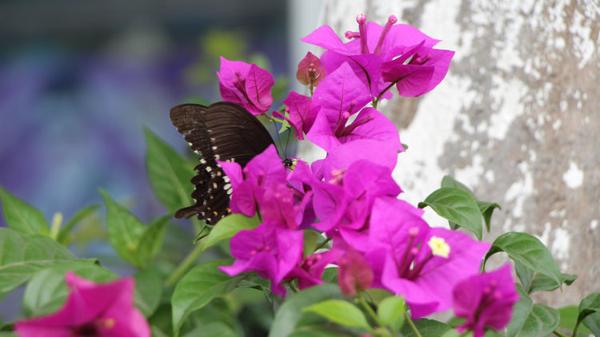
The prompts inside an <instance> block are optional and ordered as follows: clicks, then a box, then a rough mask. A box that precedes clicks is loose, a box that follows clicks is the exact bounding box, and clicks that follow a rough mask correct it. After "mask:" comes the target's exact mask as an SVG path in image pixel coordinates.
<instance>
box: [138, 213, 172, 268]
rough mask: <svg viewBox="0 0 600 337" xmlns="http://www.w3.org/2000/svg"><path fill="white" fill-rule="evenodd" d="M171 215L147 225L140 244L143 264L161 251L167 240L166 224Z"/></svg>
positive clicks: (139, 252)
mask: <svg viewBox="0 0 600 337" xmlns="http://www.w3.org/2000/svg"><path fill="white" fill-rule="evenodd" d="M168 220H169V217H161V218H158V219H157V220H155V221H154V222H152V223H151V224H150V226H148V227H146V230H145V231H144V234H142V237H141V238H140V241H139V245H138V256H139V260H140V261H141V263H142V264H143V265H148V263H150V261H151V260H152V259H153V258H154V257H155V256H156V254H158V253H159V252H160V249H161V248H162V245H163V243H164V241H165V232H166V229H167V227H166V225H167V222H168Z"/></svg>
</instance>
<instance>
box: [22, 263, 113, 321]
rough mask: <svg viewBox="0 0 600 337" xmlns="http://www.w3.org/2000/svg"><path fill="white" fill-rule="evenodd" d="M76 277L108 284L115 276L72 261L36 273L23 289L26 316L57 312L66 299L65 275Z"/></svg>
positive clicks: (96, 267)
mask: <svg viewBox="0 0 600 337" xmlns="http://www.w3.org/2000/svg"><path fill="white" fill-rule="evenodd" d="M69 271H71V272H74V273H75V274H76V275H78V276H80V277H82V278H85V279H87V280H90V281H93V282H109V281H112V280H114V279H116V278H117V275H116V274H114V273H113V272H111V271H110V270H108V269H105V268H102V267H100V266H99V265H97V264H94V263H92V262H84V261H72V262H63V263H61V264H58V265H55V266H52V267H50V268H46V269H43V270H40V271H39V272H37V273H36V274H35V275H33V277H32V278H31V280H30V281H29V283H27V287H26V288H25V294H24V295H23V308H24V310H25V312H26V314H27V315H28V316H41V315H47V314H49V313H52V312H54V311H56V310H58V309H59V308H60V307H61V306H62V305H63V303H64V302H65V299H66V298H67V294H68V288H67V285H66V283H65V274H66V273H67V272H69Z"/></svg>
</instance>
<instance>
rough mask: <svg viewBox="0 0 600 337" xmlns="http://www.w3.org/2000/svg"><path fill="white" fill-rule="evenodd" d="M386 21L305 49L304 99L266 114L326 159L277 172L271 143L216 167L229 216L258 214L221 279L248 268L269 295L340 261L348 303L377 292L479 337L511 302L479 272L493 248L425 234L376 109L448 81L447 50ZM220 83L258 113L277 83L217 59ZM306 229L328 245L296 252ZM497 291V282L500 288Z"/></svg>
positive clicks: (509, 293)
mask: <svg viewBox="0 0 600 337" xmlns="http://www.w3.org/2000/svg"><path fill="white" fill-rule="evenodd" d="M396 21H397V20H396V18H395V17H393V16H392V17H390V18H389V19H388V21H387V23H386V24H385V25H384V26H380V25H378V24H377V23H374V22H367V21H366V19H365V17H364V15H360V16H358V18H357V22H358V26H359V29H358V32H347V33H346V38H348V39H349V40H350V41H348V42H343V41H342V40H340V38H339V37H338V36H337V35H336V33H335V32H334V31H333V30H332V29H331V28H330V27H329V26H322V27H320V28H318V29H316V30H315V31H314V32H312V33H311V34H309V35H308V36H306V37H305V38H304V39H303V41H304V42H308V43H310V44H313V45H316V46H319V47H322V48H323V49H325V51H324V53H323V54H322V55H321V56H320V57H317V56H315V55H313V54H312V53H308V54H307V55H306V56H305V57H304V59H302V60H301V61H300V63H299V65H298V71H297V78H298V81H299V82H300V83H302V84H304V85H306V86H307V88H308V90H307V91H308V92H309V95H302V94H300V93H297V92H295V91H292V92H290V93H289V95H288V96H287V98H286V99H285V100H284V102H283V103H284V105H285V108H284V109H283V110H280V111H279V112H274V113H273V116H274V117H276V119H279V120H283V119H285V120H286V121H287V122H289V124H290V125H291V127H292V128H293V130H294V134H295V136H296V138H298V139H299V140H302V139H304V138H306V139H308V140H309V141H310V142H312V143H314V144H316V145H317V146H319V147H321V148H322V149H324V150H325V151H326V152H327V155H326V157H325V158H324V159H321V160H317V161H315V162H313V163H306V162H304V161H302V160H297V164H296V166H295V168H294V169H292V170H288V169H286V167H285V166H284V165H283V163H282V160H281V158H280V157H279V156H278V153H277V150H276V149H275V148H274V147H273V146H272V147H269V148H268V149H267V150H266V151H264V152H263V153H262V154H260V155H258V156H256V157H255V158H254V159H253V160H252V161H250V162H249V163H248V164H247V165H246V166H245V167H243V168H242V167H240V166H239V165H238V164H236V163H231V162H221V163H220V165H221V167H222V168H223V170H224V171H225V173H226V174H227V176H228V177H229V178H230V180H231V183H232V188H233V194H232V196H231V209H232V211H233V212H234V213H240V214H243V215H246V216H254V215H256V214H257V213H258V214H259V216H260V219H261V224H260V226H259V227H258V228H256V229H252V230H245V231H242V232H240V233H238V234H237V235H236V236H234V237H233V238H232V240H231V254H232V256H233V257H234V259H235V261H234V263H233V265H231V266H225V267H222V270H223V271H224V272H226V273H227V274H229V275H232V276H233V275H238V274H240V273H244V272H256V273H258V274H259V275H261V276H262V277H264V278H266V279H269V280H270V281H271V284H272V290H273V292H274V293H275V294H278V295H285V293H286V287H285V285H286V284H290V283H292V284H295V285H297V287H299V288H300V289H302V288H306V287H310V286H314V285H317V284H320V283H322V282H323V281H322V275H323V272H324V269H325V268H326V267H327V266H330V265H336V266H337V267H338V270H339V274H338V281H339V286H340V288H341V289H342V291H343V292H344V293H346V294H348V295H354V294H356V293H357V292H360V291H363V290H366V289H369V288H383V289H386V290H388V291H390V292H392V293H394V294H397V295H400V296H402V297H404V298H405V300H406V301H407V303H408V304H409V306H410V309H411V314H412V317H413V318H420V317H424V316H427V315H430V314H432V313H436V312H440V311H445V310H448V309H451V308H454V309H455V312H456V314H457V315H458V316H460V317H464V318H465V319H466V322H465V323H464V325H462V328H463V329H470V330H473V331H474V332H475V336H476V337H479V336H481V335H482V333H483V331H484V330H483V328H484V327H493V328H496V329H498V328H502V327H504V326H505V325H506V324H507V323H508V321H509V319H510V315H511V310H512V305H513V304H514V303H515V301H516V300H517V298H518V295H517V294H516V291H515V288H514V281H513V280H512V275H511V273H510V270H509V269H507V268H503V269H500V270H499V271H495V272H492V273H484V274H481V273H480V268H481V263H482V260H483V257H484V256H485V254H486V253H487V251H488V250H489V248H490V244H488V243H486V242H480V241H477V240H475V239H473V238H472V237H471V236H469V235H467V234H465V233H463V232H460V231H454V230H450V229H445V228H432V227H430V226H429V225H428V224H427V223H426V222H425V220H424V219H423V217H422V215H423V212H422V210H420V209H418V208H416V207H414V206H412V205H410V204H409V203H407V202H405V201H402V200H401V199H398V195H399V194H401V193H402V189H401V187H400V186H398V184H397V183H396V182H395V181H394V179H393V178H392V170H393V169H394V167H395V165H396V159H397V156H398V153H399V152H402V151H403V150H404V148H403V145H402V143H401V142H400V138H399V135H398V131H397V129H396V127H395V126H394V124H393V123H392V122H391V121H390V120H389V119H388V118H387V117H386V116H385V115H383V114H382V113H381V112H379V111H378V110H377V109H376V107H377V105H378V103H379V102H380V101H381V100H383V99H389V98H391V96H392V93H391V91H390V89H391V88H393V87H396V89H397V92H398V94H400V95H401V96H419V95H422V94H424V93H427V92H429V91H430V90H432V89H433V88H434V87H435V86H437V85H438V84H439V83H440V81H441V80H442V79H443V78H444V77H445V75H446V73H447V71H448V66H449V64H450V61H451V59H452V56H453V52H452V51H448V50H441V49H436V48H434V46H435V45H436V43H437V42H438V40H435V39H433V38H430V37H428V36H427V35H425V34H423V33H422V32H420V31H419V30H418V29H416V28H414V27H412V26H409V25H404V24H397V23H396ZM222 61H223V62H222V64H221V70H220V72H219V79H220V80H221V93H222V96H223V98H224V99H226V100H230V101H231V102H235V103H238V104H241V105H243V106H244V107H246V108H247V109H248V110H249V111H251V112H252V113H253V114H255V115H261V114H266V113H267V112H268V111H269V109H270V105H271V103H272V101H273V99H272V97H271V94H270V89H271V86H272V85H273V83H274V81H273V78H272V76H271V75H270V74H269V73H268V72H266V71H265V70H261V69H260V68H257V67H256V66H255V65H249V64H246V63H242V62H234V61H228V60H225V59H223V60H222ZM307 231H316V232H318V233H321V235H322V236H323V239H324V240H328V241H331V246H330V247H329V248H324V249H319V250H317V251H315V252H304V251H303V238H304V236H305V234H306V232H307ZM496 284H497V286H496Z"/></svg>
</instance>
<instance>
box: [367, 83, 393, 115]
mask: <svg viewBox="0 0 600 337" xmlns="http://www.w3.org/2000/svg"><path fill="white" fill-rule="evenodd" d="M396 83H398V81H396V82H392V83H390V84H389V85H388V86H387V87H385V89H383V90H381V92H380V93H379V95H377V97H375V99H374V100H373V108H375V109H377V104H378V103H379V100H381V97H383V94H385V93H386V92H387V91H388V90H390V88H392V87H393V86H394V85H395V84H396Z"/></svg>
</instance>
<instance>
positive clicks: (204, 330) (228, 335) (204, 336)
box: [184, 321, 238, 337]
mask: <svg viewBox="0 0 600 337" xmlns="http://www.w3.org/2000/svg"><path fill="white" fill-rule="evenodd" d="M217 336H218V337H237V336H238V334H237V333H235V331H233V329H231V327H230V326H229V325H227V324H225V323H223V322H218V321H217V322H210V323H208V324H203V325H202V326H199V327H197V328H195V329H194V330H192V331H190V332H188V333H186V334H185V335H184V337H217Z"/></svg>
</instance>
